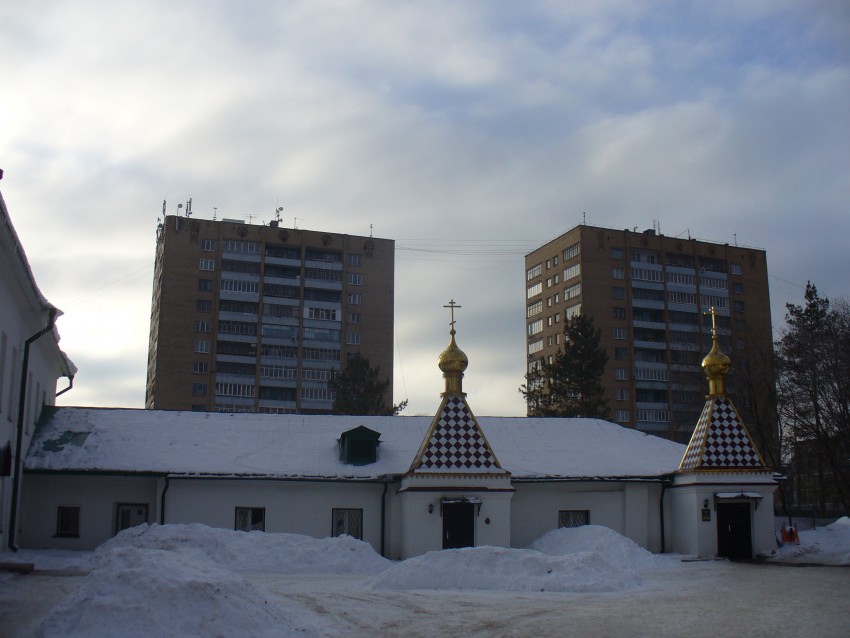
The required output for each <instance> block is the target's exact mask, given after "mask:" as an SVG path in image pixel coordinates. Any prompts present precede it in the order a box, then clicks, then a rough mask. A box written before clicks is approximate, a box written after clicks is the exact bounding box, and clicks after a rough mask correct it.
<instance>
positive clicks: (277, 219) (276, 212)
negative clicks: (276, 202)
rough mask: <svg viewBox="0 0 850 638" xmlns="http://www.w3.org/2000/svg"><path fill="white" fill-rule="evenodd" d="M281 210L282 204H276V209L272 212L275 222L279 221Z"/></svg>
mask: <svg viewBox="0 0 850 638" xmlns="http://www.w3.org/2000/svg"><path fill="white" fill-rule="evenodd" d="M282 212H283V206H278V207H277V210H275V212H274V220H275V221H276V222H279V221H280V214H281V213H282Z"/></svg>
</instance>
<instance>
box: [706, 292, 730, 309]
mask: <svg viewBox="0 0 850 638" xmlns="http://www.w3.org/2000/svg"><path fill="white" fill-rule="evenodd" d="M728 302H729V300H728V299H727V298H726V297H718V296H717V295H700V303H701V304H702V305H703V306H704V307H705V308H711V307H712V306H714V307H715V308H725V307H726V305H727V303H728Z"/></svg>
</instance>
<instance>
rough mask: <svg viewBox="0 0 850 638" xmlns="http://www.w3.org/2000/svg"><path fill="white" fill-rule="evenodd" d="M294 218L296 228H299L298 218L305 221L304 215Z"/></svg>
mask: <svg viewBox="0 0 850 638" xmlns="http://www.w3.org/2000/svg"><path fill="white" fill-rule="evenodd" d="M292 219H293V221H294V222H295V230H298V220H299V219H300V220H301V221H302V222H303V221H304V218H303V217H293V218H292Z"/></svg>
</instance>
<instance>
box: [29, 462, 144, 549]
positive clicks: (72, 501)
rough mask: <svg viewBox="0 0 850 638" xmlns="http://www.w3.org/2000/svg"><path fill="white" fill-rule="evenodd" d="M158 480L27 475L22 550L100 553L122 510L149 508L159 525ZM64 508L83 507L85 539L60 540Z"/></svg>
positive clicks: (128, 477) (81, 529)
mask: <svg viewBox="0 0 850 638" xmlns="http://www.w3.org/2000/svg"><path fill="white" fill-rule="evenodd" d="M156 487H157V479H156V478H153V477H130V476H109V477H105V476H93V475H90V476H76V475H61V474H59V475H57V474H52V475H51V474H25V475H24V478H23V491H22V499H21V500H22V509H21V530H20V534H19V535H18V545H19V546H20V547H23V548H30V549H44V548H57V549H94V548H95V547H97V546H98V545H100V544H101V543H103V542H104V541H106V540H109V539H110V538H112V536H114V535H115V522H116V512H117V505H118V504H119V503H145V504H147V506H148V522H153V521H155V520H156V516H157V511H156V501H157V489H156ZM60 506H72V507H79V508H80V536H79V538H67V537H57V536H56V523H57V513H58V508H59V507H60Z"/></svg>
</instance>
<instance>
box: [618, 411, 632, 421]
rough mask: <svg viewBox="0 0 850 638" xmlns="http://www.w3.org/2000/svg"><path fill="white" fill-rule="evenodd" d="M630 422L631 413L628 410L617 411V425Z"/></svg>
mask: <svg viewBox="0 0 850 638" xmlns="http://www.w3.org/2000/svg"><path fill="white" fill-rule="evenodd" d="M628 422H629V411H628V410H617V423H628Z"/></svg>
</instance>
